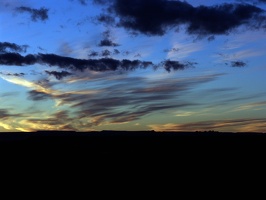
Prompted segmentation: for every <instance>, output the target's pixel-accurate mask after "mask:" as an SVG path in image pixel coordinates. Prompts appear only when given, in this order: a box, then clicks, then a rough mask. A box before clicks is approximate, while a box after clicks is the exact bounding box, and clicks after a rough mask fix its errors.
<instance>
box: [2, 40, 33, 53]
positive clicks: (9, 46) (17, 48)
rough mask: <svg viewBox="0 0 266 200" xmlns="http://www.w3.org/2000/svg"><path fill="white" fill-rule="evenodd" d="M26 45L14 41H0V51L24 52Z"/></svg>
mask: <svg viewBox="0 0 266 200" xmlns="http://www.w3.org/2000/svg"><path fill="white" fill-rule="evenodd" d="M28 47H29V46H28V45H17V44H15V43H9V42H0V53H8V52H17V53H25V52H26V51H27V48H28Z"/></svg>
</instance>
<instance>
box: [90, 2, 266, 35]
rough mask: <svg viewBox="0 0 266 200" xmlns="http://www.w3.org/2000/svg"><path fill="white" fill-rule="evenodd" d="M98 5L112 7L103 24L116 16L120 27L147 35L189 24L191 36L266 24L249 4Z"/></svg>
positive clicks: (136, 3)
mask: <svg viewBox="0 0 266 200" xmlns="http://www.w3.org/2000/svg"><path fill="white" fill-rule="evenodd" d="M94 2H96V3H98V4H106V5H107V6H108V9H107V10H108V11H109V13H108V14H109V15H108V16H106V14H105V15H104V16H105V17H102V18H99V19H98V20H99V22H100V23H103V22H104V23H106V20H105V19H108V20H111V19H112V20H113V18H114V17H116V18H117V19H118V20H117V21H116V25H117V26H118V27H123V28H125V29H127V30H129V31H133V32H137V33H142V34H146V35H164V34H165V33H166V32H167V31H168V30H169V29H173V28H174V29H178V28H179V27H180V26H182V25H186V30H187V32H188V33H189V34H196V35H201V36H204V35H220V34H228V33H230V32H231V31H233V30H234V29H236V28H238V27H240V26H241V25H245V26H246V27H249V28H250V27H254V28H255V27H256V28H261V26H260V25H258V24H259V23H260V22H263V23H264V22H265V16H264V15H263V14H264V11H263V10H262V9H261V8H259V7H256V6H254V5H250V4H245V3H243V4H233V3H224V4H220V5H215V6H203V5H201V6H197V7H194V6H192V5H191V4H189V3H188V2H185V1H168V0H142V1H140V0H112V1H98V0H96V1H94Z"/></svg>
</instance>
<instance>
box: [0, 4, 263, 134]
mask: <svg viewBox="0 0 266 200" xmlns="http://www.w3.org/2000/svg"><path fill="white" fill-rule="evenodd" d="M0 24H1V26H0V132H14V131H18V132H20V131H38V130H66V131H101V130H128V131H138V130H155V131H208V130H215V131H232V132H245V131H251V132H266V87H265V75H266V63H265V61H266V51H265V49H266V34H265V31H266V1H265V0H187V1H178V0H56V1H55V0H0Z"/></svg>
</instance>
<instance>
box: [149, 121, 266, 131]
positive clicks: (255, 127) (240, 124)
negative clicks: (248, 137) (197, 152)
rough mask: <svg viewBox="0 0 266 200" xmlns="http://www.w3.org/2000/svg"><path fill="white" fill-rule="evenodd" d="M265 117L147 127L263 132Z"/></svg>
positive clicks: (161, 129) (265, 125)
mask: <svg viewBox="0 0 266 200" xmlns="http://www.w3.org/2000/svg"><path fill="white" fill-rule="evenodd" d="M265 120H266V119H265V118H258V119H232V120H216V121H202V122H194V123H186V124H172V123H169V124H153V125H150V126H149V127H150V128H151V129H153V130H155V131H209V130H217V131H237V132H249V131H254V132H265V128H266V121H265Z"/></svg>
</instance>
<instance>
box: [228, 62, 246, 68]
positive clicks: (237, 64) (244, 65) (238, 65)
mask: <svg viewBox="0 0 266 200" xmlns="http://www.w3.org/2000/svg"><path fill="white" fill-rule="evenodd" d="M231 66H232V67H246V66H247V63H245V62H243V61H232V62H231Z"/></svg>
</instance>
